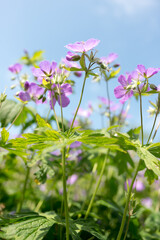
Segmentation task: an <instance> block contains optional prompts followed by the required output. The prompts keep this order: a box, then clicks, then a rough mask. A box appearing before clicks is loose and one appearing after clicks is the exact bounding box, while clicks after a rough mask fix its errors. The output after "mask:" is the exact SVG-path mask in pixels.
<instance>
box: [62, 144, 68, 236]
mask: <svg viewBox="0 0 160 240" xmlns="http://www.w3.org/2000/svg"><path fill="white" fill-rule="evenodd" d="M65 158H66V156H65V148H63V150H62V172H63V200H64V209H65V221H66V239H67V240H69V212H68V199H67V184H66V161H65V160H66V159H65Z"/></svg>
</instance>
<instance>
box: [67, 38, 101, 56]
mask: <svg viewBox="0 0 160 240" xmlns="http://www.w3.org/2000/svg"><path fill="white" fill-rule="evenodd" d="M99 42H100V40H98V39H94V38H90V39H88V40H87V41H86V42H83V41H81V42H75V43H73V44H68V45H66V46H65V47H66V48H68V49H69V50H71V51H73V52H81V53H83V52H87V51H89V50H91V49H92V48H94V47H96V46H97V45H98V44H99Z"/></svg>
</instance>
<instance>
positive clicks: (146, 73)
mask: <svg viewBox="0 0 160 240" xmlns="http://www.w3.org/2000/svg"><path fill="white" fill-rule="evenodd" d="M136 71H137V72H138V73H139V74H140V75H141V76H143V77H144V78H150V77H152V76H153V75H155V74H156V73H158V72H159V71H160V68H148V69H146V68H145V66H144V65H137V69H136Z"/></svg>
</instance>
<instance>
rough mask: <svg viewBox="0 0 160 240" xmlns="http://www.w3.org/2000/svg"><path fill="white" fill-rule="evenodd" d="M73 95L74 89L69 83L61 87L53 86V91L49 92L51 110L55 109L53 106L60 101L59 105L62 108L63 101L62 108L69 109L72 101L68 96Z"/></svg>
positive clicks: (58, 85)
mask: <svg viewBox="0 0 160 240" xmlns="http://www.w3.org/2000/svg"><path fill="white" fill-rule="evenodd" d="M71 93H72V87H71V85H70V84H68V83H63V84H61V85H60V84H53V85H52V91H49V98H50V107H51V109H52V108H53V106H55V104H56V101H58V104H59V105H60V106H61V101H62V107H67V106H68V104H69V103H70V100H69V98H68V97H67V96H69V95H70V94H71ZM51 94H52V98H53V99H51ZM60 98H61V99H60ZM52 105H53V106H52Z"/></svg>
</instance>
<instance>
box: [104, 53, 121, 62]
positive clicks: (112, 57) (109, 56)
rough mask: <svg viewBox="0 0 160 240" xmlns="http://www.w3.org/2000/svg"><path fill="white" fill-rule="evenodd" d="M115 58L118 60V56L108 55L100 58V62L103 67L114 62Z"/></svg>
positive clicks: (114, 54)
mask: <svg viewBox="0 0 160 240" xmlns="http://www.w3.org/2000/svg"><path fill="white" fill-rule="evenodd" d="M117 58H118V54H116V53H110V54H109V55H108V56H107V57H101V58H100V62H101V63H103V64H105V65H108V64H110V63H112V62H114V60H116V59H117Z"/></svg>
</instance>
